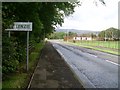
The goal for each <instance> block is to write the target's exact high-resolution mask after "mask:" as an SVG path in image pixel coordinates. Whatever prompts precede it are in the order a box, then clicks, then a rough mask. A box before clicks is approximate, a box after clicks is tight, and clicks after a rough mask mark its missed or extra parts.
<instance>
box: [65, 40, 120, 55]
mask: <svg viewBox="0 0 120 90" xmlns="http://www.w3.org/2000/svg"><path fill="white" fill-rule="evenodd" d="M67 43H68V44H73V45H77V46H81V47H85V48H90V49H94V50H99V51H102V52H107V53H111V54H115V55H120V53H118V49H119V46H118V45H119V43H120V41H119V42H118V41H106V42H105V41H79V42H75V43H73V42H67Z"/></svg>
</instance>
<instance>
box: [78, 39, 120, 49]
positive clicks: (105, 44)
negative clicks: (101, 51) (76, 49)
mask: <svg viewBox="0 0 120 90" xmlns="http://www.w3.org/2000/svg"><path fill="white" fill-rule="evenodd" d="M76 43H77V44H80V45H87V46H97V47H105V48H111V49H119V46H118V45H119V44H118V43H120V41H79V42H76Z"/></svg>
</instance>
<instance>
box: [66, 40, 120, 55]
mask: <svg viewBox="0 0 120 90" xmlns="http://www.w3.org/2000/svg"><path fill="white" fill-rule="evenodd" d="M65 43H68V44H72V45H76V46H81V47H85V48H89V49H93V50H98V51H102V52H106V53H110V54H114V55H120V53H118V50H116V51H113V50H111V49H109V48H106V49H103V48H99V47H95V46H88V45H81V44H78V43H72V42H65Z"/></svg>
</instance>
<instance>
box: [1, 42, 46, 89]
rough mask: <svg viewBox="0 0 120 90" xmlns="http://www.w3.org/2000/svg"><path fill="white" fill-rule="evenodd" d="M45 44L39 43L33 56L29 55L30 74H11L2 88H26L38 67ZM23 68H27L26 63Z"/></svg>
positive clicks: (32, 53)
mask: <svg viewBox="0 0 120 90" xmlns="http://www.w3.org/2000/svg"><path fill="white" fill-rule="evenodd" d="M43 46H44V44H43V43H38V44H36V46H35V49H34V51H33V52H31V54H30V55H29V71H28V72H25V71H24V72H23V71H22V72H16V73H13V74H10V76H9V78H7V79H6V80H4V81H3V82H2V88H3V89H6V88H26V87H27V85H28V83H29V80H30V77H31V75H32V73H33V71H34V69H35V67H36V64H37V62H38V59H39V55H40V51H41V49H42V48H43ZM22 66H23V67H26V63H24V64H23V65H22Z"/></svg>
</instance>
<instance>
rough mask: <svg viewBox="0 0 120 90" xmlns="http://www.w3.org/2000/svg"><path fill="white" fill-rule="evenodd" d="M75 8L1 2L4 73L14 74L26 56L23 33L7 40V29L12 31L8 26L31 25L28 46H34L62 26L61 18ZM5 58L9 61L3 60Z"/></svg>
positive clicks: (37, 3)
mask: <svg viewBox="0 0 120 90" xmlns="http://www.w3.org/2000/svg"><path fill="white" fill-rule="evenodd" d="M77 5H78V2H60V3H57V2H54V3H50V2H34V3H31V2H14V3H13V2H9V3H8V2H3V3H2V17H3V18H2V21H3V22H2V26H3V28H2V39H3V42H2V45H3V56H2V58H3V61H2V63H3V68H2V69H3V73H5V74H7V73H9V72H15V71H16V70H17V66H18V64H19V63H21V62H23V61H25V55H26V54H25V52H26V51H25V50H26V32H22V33H21V32H11V37H10V38H8V32H6V31H5V29H6V28H12V27H10V26H11V25H12V24H13V22H16V21H17V22H33V31H32V32H30V45H32V46H34V44H35V43H37V42H40V41H41V40H42V39H44V35H46V36H47V35H49V34H50V33H52V32H54V29H55V26H56V25H62V23H63V22H64V17H65V16H69V15H70V14H73V13H74V8H75V7H76V6H77ZM62 35H63V34H61V35H60V37H61V36H62ZM7 50H8V51H7ZM8 55H9V57H10V58H7V57H6V56H8ZM10 64H11V65H10Z"/></svg>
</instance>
